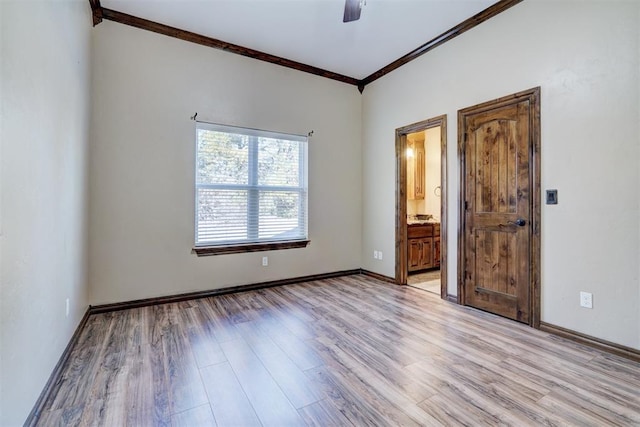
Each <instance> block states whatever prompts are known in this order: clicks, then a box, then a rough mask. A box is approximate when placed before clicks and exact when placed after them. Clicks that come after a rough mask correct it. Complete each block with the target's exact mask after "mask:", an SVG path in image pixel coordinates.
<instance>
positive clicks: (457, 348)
mask: <svg viewBox="0 0 640 427" xmlns="http://www.w3.org/2000/svg"><path fill="white" fill-rule="evenodd" d="M216 424H217V425H218V426H253V425H265V426H269V425H271V426H303V425H314V426H350V425H356V426H364V425H371V426H373V425H375V426H381V425H403V426H418V425H447V426H449V425H514V426H524V425H541V424H544V425H580V426H584V425H602V426H604V425H640V364H638V363H635V362H632V361H629V360H626V359H622V358H618V357H616V356H613V355H609V354H606V353H602V352H600V351H597V350H594V349H591V348H588V347H584V346H581V345H579V344H576V343H573V342H571V341H566V340H563V339H561V338H558V337H555V336H552V335H549V334H546V333H543V332H540V331H537V330H534V329H531V328H529V327H527V326H524V325H520V324H517V323H515V322H513V321H509V320H506V319H503V318H499V317H496V316H493V315H490V314H487V313H483V312H480V311H476V310H473V309H469V308H465V307H460V306H457V305H454V304H451V303H448V302H445V301H441V300H440V299H439V298H438V297H436V296H435V295H433V294H430V293H427V292H424V291H422V290H419V289H415V288H412V287H409V286H403V287H400V286H396V285H391V284H388V283H384V282H381V281H378V280H375V279H371V278H369V277H366V276H359V275H355V276H347V277H342V278H337V279H327V280H319V281H315V282H308V283H303V284H297V285H288V286H282V287H277V288H270V289H263V290H258V291H250V292H243V293H237V294H230V295H223V296H217V297H212V298H203V299H198V300H191V301H187V302H180V303H172V304H164V305H157V306H152V307H145V308H138V309H131V310H124V311H118V312H112V313H106V314H97V315H92V316H91V317H90V318H89V321H88V323H87V325H86V327H85V329H84V331H83V332H82V334H81V337H80V340H79V344H78V345H77V346H76V348H74V349H73V351H72V354H71V357H70V359H69V362H68V364H67V366H66V367H65V370H64V374H63V378H62V380H61V381H60V382H59V383H58V384H57V385H56V389H55V391H54V394H53V395H52V396H51V398H50V399H49V400H48V401H47V403H46V405H45V411H44V412H43V414H42V417H41V419H40V423H39V425H42V426H54V425H65V426H67V425H86V426H94V425H102V426H125V425H130V426H151V425H153V426H162V425H174V426H198V425H212V426H213V425H216Z"/></svg>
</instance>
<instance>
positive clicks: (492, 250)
mask: <svg viewBox="0 0 640 427" xmlns="http://www.w3.org/2000/svg"><path fill="white" fill-rule="evenodd" d="M538 100H539V89H536V90H533V91H529V92H525V93H521V94H516V95H512V96H511V97H506V98H501V99H499V100H496V101H493V102H490V103H486V104H482V105H480V106H476V107H471V108H469V109H465V110H461V111H460V112H459V125H460V127H461V128H460V130H461V133H460V135H463V141H462V143H461V155H462V159H463V162H462V170H461V172H462V188H463V193H462V204H463V206H462V207H461V210H462V214H461V219H462V223H463V226H462V238H461V257H462V271H463V275H462V289H461V290H462V292H461V293H462V298H463V299H462V302H463V303H464V304H465V305H470V306H473V307H476V308H480V309H482V310H486V311H489V312H492V313H495V314H499V315H502V316H505V317H508V318H511V319H514V320H517V321H520V322H524V323H529V324H533V323H536V322H538V321H539V314H538V311H539V293H538V292H537V277H538V274H537V273H538V272H537V269H538V265H539V262H538V259H539V234H538V222H539V203H538V202H537V200H536V198H539V164H538V159H539V157H538V154H537V153H538V152H539V130H538V128H537V127H539V121H538V120H536V117H538V115H539V104H538ZM534 270H535V271H534Z"/></svg>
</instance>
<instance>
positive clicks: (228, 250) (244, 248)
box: [192, 240, 311, 257]
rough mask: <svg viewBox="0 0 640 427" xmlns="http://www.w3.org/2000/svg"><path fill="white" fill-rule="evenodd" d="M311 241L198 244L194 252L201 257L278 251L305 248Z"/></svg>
mask: <svg viewBox="0 0 640 427" xmlns="http://www.w3.org/2000/svg"><path fill="white" fill-rule="evenodd" d="M310 242H311V241H310V240H292V241H289V242H273V243H250V244H246V245H229V246H197V247H195V248H193V250H192V253H195V254H196V255H198V256H199V257H201V256H213V255H226V254H242V253H246V252H261V251H278V250H282V249H295V248H304V247H306V246H307V245H308V244H309V243H310Z"/></svg>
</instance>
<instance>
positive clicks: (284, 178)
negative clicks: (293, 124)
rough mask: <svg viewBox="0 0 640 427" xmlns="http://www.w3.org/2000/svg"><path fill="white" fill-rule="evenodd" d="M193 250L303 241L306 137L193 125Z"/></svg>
mask: <svg viewBox="0 0 640 427" xmlns="http://www.w3.org/2000/svg"><path fill="white" fill-rule="evenodd" d="M196 146H197V149H196V177H195V181H196V185H195V187H196V232H195V244H196V246H215V245H234V244H247V243H268V242H282V241H293V240H306V239H307V237H308V233H307V193H308V190H307V138H306V137H303V136H300V135H288V134H282V133H275V132H267V131H260V130H255V129H245V128H238V127H232V126H223V125H214V124H208V123H202V122H197V123H196Z"/></svg>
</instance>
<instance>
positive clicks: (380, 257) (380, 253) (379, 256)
mask: <svg viewBox="0 0 640 427" xmlns="http://www.w3.org/2000/svg"><path fill="white" fill-rule="evenodd" d="M378 259H382V251H378Z"/></svg>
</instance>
